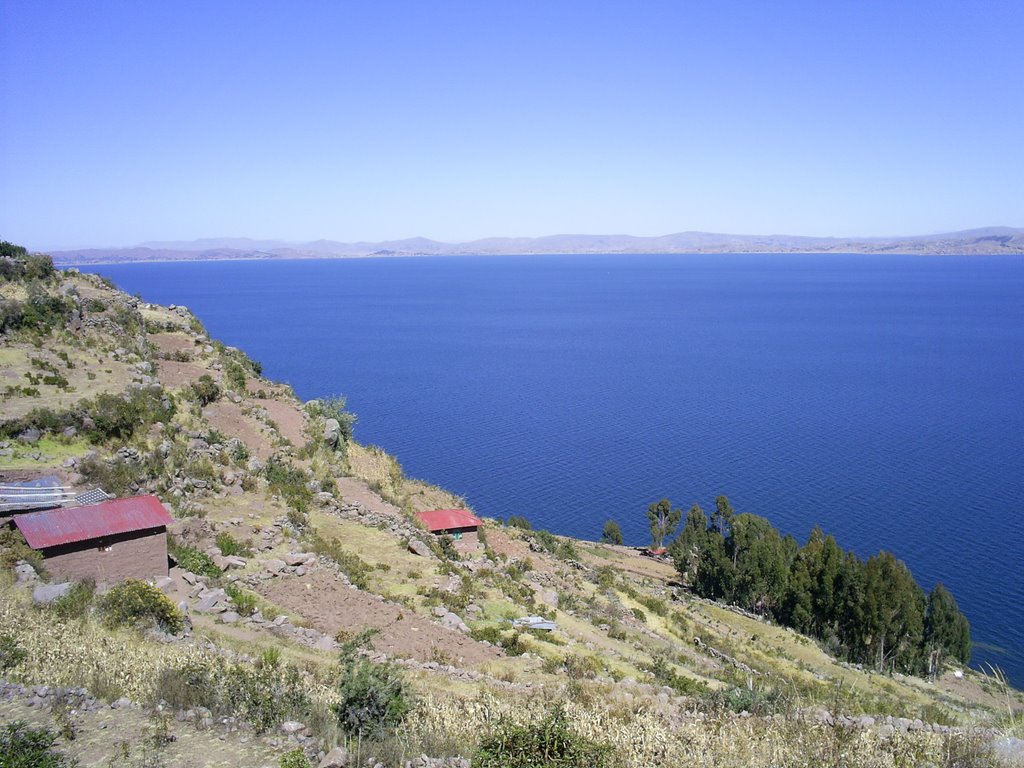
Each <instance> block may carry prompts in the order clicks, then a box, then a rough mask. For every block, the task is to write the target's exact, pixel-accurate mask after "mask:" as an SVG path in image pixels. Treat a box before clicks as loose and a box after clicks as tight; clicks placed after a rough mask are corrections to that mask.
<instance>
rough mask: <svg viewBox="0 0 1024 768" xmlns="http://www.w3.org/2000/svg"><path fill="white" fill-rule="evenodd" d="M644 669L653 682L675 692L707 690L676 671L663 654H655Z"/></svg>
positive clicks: (705, 691) (684, 693) (700, 691)
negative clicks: (649, 674)
mask: <svg viewBox="0 0 1024 768" xmlns="http://www.w3.org/2000/svg"><path fill="white" fill-rule="evenodd" d="M645 669H647V671H648V672H650V673H651V676H652V677H653V678H654V682H655V683H657V684H658V685H667V686H668V687H669V688H671V689H672V690H674V691H675V692H676V693H679V694H683V695H700V694H706V693H707V691H708V688H707V686H706V685H704V684H703V683H701V682H698V681H697V680H693V679H691V678H689V677H686V676H685V675H680V674H679V673H678V672H676V671H675V670H674V669H673V668H672V665H671V664H670V663H669V661H668V659H666V658H665V657H664V656H660V655H659V656H655V657H654V660H653V661H652V663H651V664H650V665H649V666H647V667H645ZM737 711H739V710H737Z"/></svg>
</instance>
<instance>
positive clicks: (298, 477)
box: [263, 459, 313, 512]
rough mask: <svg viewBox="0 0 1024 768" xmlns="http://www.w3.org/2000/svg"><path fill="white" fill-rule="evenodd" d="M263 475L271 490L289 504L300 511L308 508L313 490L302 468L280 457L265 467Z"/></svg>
mask: <svg viewBox="0 0 1024 768" xmlns="http://www.w3.org/2000/svg"><path fill="white" fill-rule="evenodd" d="M263 476H264V477H265V478H266V479H267V484H268V485H269V486H270V490H271V492H272V493H276V494H278V495H279V496H280V497H281V498H282V499H284V500H285V503H286V504H288V506H290V507H292V508H293V509H295V510H298V511H300V512H305V511H307V510H308V508H309V505H310V503H311V502H312V501H313V492H312V491H311V490H310V489H309V486H308V485H307V480H306V475H305V474H304V473H303V472H302V470H300V469H298V468H297V467H294V466H292V465H291V464H288V463H286V462H283V461H280V460H279V459H271V460H270V461H268V462H267V465H266V466H265V467H264V468H263Z"/></svg>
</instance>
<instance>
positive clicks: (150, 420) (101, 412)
mask: <svg viewBox="0 0 1024 768" xmlns="http://www.w3.org/2000/svg"><path fill="white" fill-rule="evenodd" d="M80 407H81V410H82V411H83V412H85V413H87V414H89V416H90V417H91V418H92V421H93V427H92V428H91V429H90V430H88V432H89V433H90V436H91V437H92V438H93V439H95V440H97V441H103V440H114V439H116V440H127V439H129V438H131V437H132V435H134V434H135V431H136V430H139V429H144V428H147V427H149V425H151V424H154V423H156V422H158V421H163V422H167V421H168V420H170V418H171V416H172V415H173V414H174V407H173V405H171V406H170V407H168V408H165V407H164V401H163V397H162V396H161V393H159V392H157V391H153V390H150V389H133V390H131V391H129V392H127V393H126V394H124V395H112V394H109V393H103V394H100V395H97V396H96V397H95V398H93V399H92V400H88V401H85V402H83V403H82V404H81V406H80ZM80 423H81V422H79V425H80Z"/></svg>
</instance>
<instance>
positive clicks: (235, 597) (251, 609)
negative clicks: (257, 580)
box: [224, 584, 259, 616]
mask: <svg viewBox="0 0 1024 768" xmlns="http://www.w3.org/2000/svg"><path fill="white" fill-rule="evenodd" d="M224 592H225V593H226V594H227V596H228V597H230V598H231V602H232V603H234V604H235V610H236V611H237V612H238V614H239V615H240V616H252V615H253V614H254V613H256V610H257V608H258V607H259V603H258V601H257V599H256V595H254V594H252V593H251V592H247V591H245V590H244V589H242V588H241V587H239V586H238V585H237V584H228V585H227V586H226V587H225V588H224Z"/></svg>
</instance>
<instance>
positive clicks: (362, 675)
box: [333, 656, 413, 738]
mask: <svg viewBox="0 0 1024 768" xmlns="http://www.w3.org/2000/svg"><path fill="white" fill-rule="evenodd" d="M338 697H339V699H340V700H339V701H338V703H336V704H335V705H334V707H333V709H334V713H335V715H336V716H337V718H338V724H339V725H340V726H341V728H342V730H344V731H345V732H347V733H349V734H351V735H353V736H358V737H361V738H366V737H370V738H374V737H380V736H382V735H383V734H385V733H387V732H388V731H391V730H392V729H394V728H396V727H397V726H399V725H401V723H402V721H403V720H404V719H405V716H406V715H407V714H408V713H409V711H410V710H411V709H412V707H413V695H412V690H411V689H410V688H409V686H408V684H407V683H406V682H405V679H404V678H403V677H402V675H401V673H400V672H399V671H398V669H397V668H396V667H394V666H392V665H391V664H375V663H373V662H371V661H369V660H368V659H365V658H361V657H354V656H352V657H350V658H348V659H345V660H343V663H342V674H341V679H340V680H339V681H338Z"/></svg>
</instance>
